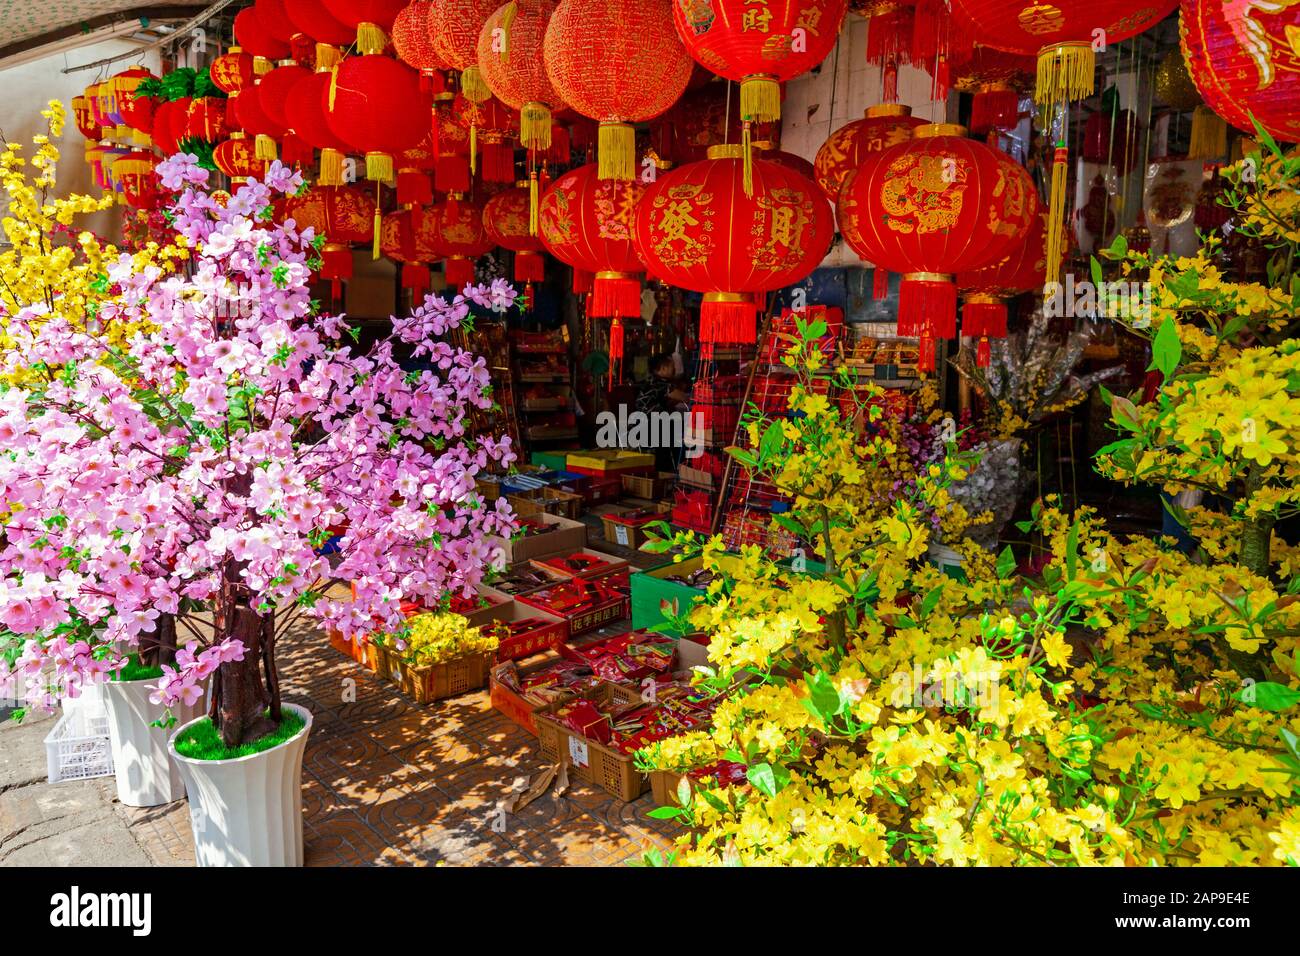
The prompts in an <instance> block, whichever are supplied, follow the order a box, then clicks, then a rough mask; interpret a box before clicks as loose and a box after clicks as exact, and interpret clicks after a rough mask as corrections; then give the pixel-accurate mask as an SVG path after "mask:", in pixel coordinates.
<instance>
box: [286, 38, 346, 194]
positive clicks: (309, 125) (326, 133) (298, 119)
mask: <svg viewBox="0 0 1300 956" xmlns="http://www.w3.org/2000/svg"><path fill="white" fill-rule="evenodd" d="M321 49H331V50H332V49H333V47H323V46H322V47H320V48H318V50H317V56H316V72H315V73H313V74H312V75H311V76H309V77H307V78H306V79H304V80H302V82H300V83H297V84H295V85H294V87H293V88H292V89H291V90H290V91H289V94H288V96H287V97H286V99H285V103H284V113H285V116H286V117H287V118H288V120H289V123H290V125H291V126H292V127H293V131H294V132H295V133H296V134H297V135H298V137H299V138H300V139H302V141H303V142H304V143H306V144H307V146H309V147H310V148H312V149H318V150H320V171H319V174H318V176H317V180H316V181H317V182H318V183H319V184H320V185H322V186H342V185H343V158H344V155H345V154H346V153H347V152H348V150H349V149H350V148H351V147H350V146H349V145H348V144H347V143H346V142H344V141H343V140H341V139H339V137H338V136H336V135H335V134H334V131H333V130H332V129H331V128H330V124H329V121H328V119H327V118H326V116H325V104H326V101H327V100H328V98H329V88H330V82H331V80H332V79H333V69H332V67H333V65H334V64H332V63H329V62H328V61H324V62H323V61H322V58H321V56H320V50H321Z"/></svg>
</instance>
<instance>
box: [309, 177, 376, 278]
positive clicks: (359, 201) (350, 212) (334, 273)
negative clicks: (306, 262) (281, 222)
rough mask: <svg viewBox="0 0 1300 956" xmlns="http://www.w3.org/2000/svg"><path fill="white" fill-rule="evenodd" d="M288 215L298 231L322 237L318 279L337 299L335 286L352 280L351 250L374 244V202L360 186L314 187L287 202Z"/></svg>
mask: <svg viewBox="0 0 1300 956" xmlns="http://www.w3.org/2000/svg"><path fill="white" fill-rule="evenodd" d="M289 215H290V216H292V217H293V219H294V221H295V222H296V223H297V224H298V228H299V229H306V228H307V227H308V226H310V227H312V229H314V230H315V231H316V234H317V235H318V236H324V237H325V244H324V245H323V246H322V247H321V250H320V257H321V267H320V275H321V278H322V279H328V280H329V281H330V286H331V292H332V294H333V296H334V298H336V299H337V298H338V297H339V292H340V291H341V289H340V285H339V283H340V282H341V281H342V280H344V279H350V278H352V249H351V246H352V245H353V244H357V243H373V242H374V236H375V233H374V228H375V227H374V223H375V201H374V200H373V199H372V198H371V197H370V195H369V194H368V193H367V191H366V190H365V189H364V188H363V187H361V186H356V185H351V186H314V187H312V188H311V189H309V190H307V192H305V193H303V194H302V195H301V196H294V197H292V198H291V199H290V200H289Z"/></svg>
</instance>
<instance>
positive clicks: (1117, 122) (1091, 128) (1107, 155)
mask: <svg viewBox="0 0 1300 956" xmlns="http://www.w3.org/2000/svg"><path fill="white" fill-rule="evenodd" d="M1081 153H1082V156H1083V158H1084V159H1085V160H1087V161H1088V162H1090V163H1105V164H1112V165H1114V167H1115V171H1116V172H1118V173H1119V174H1120V175H1121V176H1126V175H1128V173H1129V171H1130V170H1132V169H1133V164H1134V163H1136V162H1137V157H1138V120H1137V117H1136V116H1134V115H1133V113H1132V112H1131V111H1129V110H1115V111H1114V112H1113V113H1112V112H1110V111H1108V110H1105V109H1103V110H1101V111H1100V112H1098V113H1093V114H1091V115H1090V116H1089V117H1088V121H1087V122H1086V123H1084V124H1083V148H1082V150H1081Z"/></svg>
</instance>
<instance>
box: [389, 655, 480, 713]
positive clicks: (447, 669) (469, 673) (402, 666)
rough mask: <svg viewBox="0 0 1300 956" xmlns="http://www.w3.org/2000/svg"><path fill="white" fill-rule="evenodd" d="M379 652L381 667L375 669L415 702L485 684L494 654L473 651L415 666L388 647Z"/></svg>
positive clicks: (426, 700) (418, 702)
mask: <svg viewBox="0 0 1300 956" xmlns="http://www.w3.org/2000/svg"><path fill="white" fill-rule="evenodd" d="M379 656H380V667H381V668H382V669H380V670H378V673H379V674H380V675H382V676H383V677H386V678H388V679H389V680H390V681H392V682H393V683H394V684H396V685H397V686H398V687H399V688H400V689H401V691H402V693H403V694H405V695H406V696H407V697H409V698H411V700H413V701H415V702H416V703H417V704H431V703H433V702H434V701H435V700H443V699H444V698H447V697H456V696H459V695H460V694H467V693H469V692H470V691H473V690H481V689H482V688H484V687H486V686H487V679H488V670H489V668H490V667H491V666H492V657H493V655H491V654H472V655H470V656H468V657H458V658H456V659H455V660H453V661H444V662H443V663H441V664H428V665H425V666H422V667H417V666H415V665H414V664H411V663H410V662H409V661H405V660H403V659H402V658H401V657H399V656H398V655H397V654H396V653H394V652H393V651H391V650H389V649H387V648H383V647H381V648H380V649H379Z"/></svg>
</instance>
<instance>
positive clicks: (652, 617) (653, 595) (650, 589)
mask: <svg viewBox="0 0 1300 956" xmlns="http://www.w3.org/2000/svg"><path fill="white" fill-rule="evenodd" d="M702 561H703V559H701V558H690V559H688V560H686V561H676V562H673V561H670V562H668V563H667V564H660V565H658V566H656V567H653V568H647V569H646V570H644V571H637V572H635V573H634V574H633V575H632V576H631V584H632V627H634V628H636V629H638V630H640V629H642V628H647V627H654V626H655V625H656V624H662V623H663V621H664V613H663V611H662V610H661V608H660V602H662V601H674V600H675V601H676V602H677V609H678V613H680V614H685V613H686V612H687V610H689V609H690V608H692V607H694V606H695V605H696V604H697V603H698V602H700V601H702V600H703V599H704V591H703V590H702V589H701V588H692V587H687V586H686V585H685V584H679V583H678V582H676V581H665V580H664V579H665V578H666V577H668V576H669V575H671V574H690V573H691V572H692V571H698V570H699V568H700V565H701V563H702ZM664 633H666V634H670V635H672V636H673V637H681V636H682V632H681V631H678V630H676V629H675V628H674V629H671V630H666V631H664Z"/></svg>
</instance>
